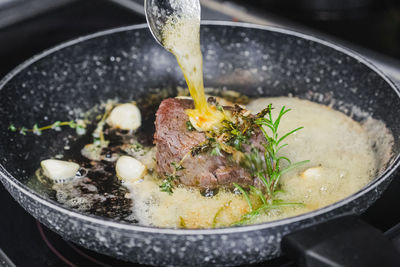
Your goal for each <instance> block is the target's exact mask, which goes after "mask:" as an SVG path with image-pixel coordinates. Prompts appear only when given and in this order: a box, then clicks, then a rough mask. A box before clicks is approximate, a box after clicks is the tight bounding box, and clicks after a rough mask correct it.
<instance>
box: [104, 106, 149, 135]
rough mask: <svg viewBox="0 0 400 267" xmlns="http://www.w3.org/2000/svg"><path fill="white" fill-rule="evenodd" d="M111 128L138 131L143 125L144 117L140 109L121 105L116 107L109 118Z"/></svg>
mask: <svg viewBox="0 0 400 267" xmlns="http://www.w3.org/2000/svg"><path fill="white" fill-rule="evenodd" d="M107 123H108V125H110V126H111V127H114V128H119V129H122V130H136V129H138V128H139V127H140V126H141V124H142V117H141V114H140V110H139V108H138V107H137V106H136V105H134V104H132V103H126V104H120V105H118V106H116V107H115V108H114V109H113V110H112V111H111V113H110V115H109V116H108V118H107Z"/></svg>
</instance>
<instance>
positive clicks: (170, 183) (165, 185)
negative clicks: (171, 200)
mask: <svg viewBox="0 0 400 267" xmlns="http://www.w3.org/2000/svg"><path fill="white" fill-rule="evenodd" d="M178 178H179V177H178V176H176V175H172V174H165V179H164V180H163V182H162V184H161V185H160V188H161V192H166V193H168V194H172V193H173V190H172V189H173V188H174V182H175V180H177V179H178Z"/></svg>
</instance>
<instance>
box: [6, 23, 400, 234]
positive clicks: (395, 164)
mask: <svg viewBox="0 0 400 267" xmlns="http://www.w3.org/2000/svg"><path fill="white" fill-rule="evenodd" d="M202 25H208V26H225V27H226V26H229V27H241V28H251V29H259V30H264V31H269V32H276V33H281V34H285V35H289V36H295V37H299V38H301V39H305V40H308V41H312V42H316V43H318V44H322V45H324V46H328V47H330V48H332V49H334V50H336V51H339V52H341V53H344V54H346V55H348V56H350V57H351V58H354V59H356V60H357V61H358V62H360V63H362V64H364V65H365V66H366V67H368V68H369V69H371V70H372V71H374V72H375V73H376V74H377V75H378V76H379V77H380V78H382V79H383V80H384V81H385V82H386V83H387V84H389V85H390V87H391V88H392V89H393V90H394V91H395V93H396V94H397V95H398V97H399V98H400V91H399V88H398V87H397V86H396V84H395V83H394V82H393V81H392V80H391V79H390V78H389V77H388V76H387V75H386V74H384V73H383V72H382V71H381V70H380V69H379V68H377V67H376V66H375V65H374V64H373V63H371V62H370V61H369V60H368V59H366V58H365V57H363V56H361V55H360V54H358V53H357V52H355V51H353V50H351V49H349V48H347V47H344V46H341V45H337V44H334V43H331V42H329V41H327V40H324V39H323V38H320V37H317V36H314V35H310V34H305V33H302V32H299V31H294V30H291V29H286V28H281V27H277V26H264V25H257V24H250V23H240V22H229V21H203V22H202ZM139 29H147V24H145V23H144V24H138V25H130V26H124V27H119V28H113V29H109V30H105V31H100V32H96V33H93V34H89V35H85V36H82V37H78V38H76V39H73V40H70V41H66V42H63V43H61V44H59V45H56V46H55V47H52V48H49V49H47V50H44V51H43V52H41V53H39V54H37V55H35V56H33V57H31V58H29V59H28V60H26V61H24V62H22V63H21V64H19V65H18V66H17V67H15V68H14V69H13V70H12V71H11V72H9V73H8V74H7V75H6V76H4V78H3V79H1V80H0V92H1V90H2V89H3V87H4V86H5V85H6V84H7V83H8V82H9V81H10V80H11V79H12V78H13V77H15V76H16V75H17V74H18V73H20V72H21V71H22V70H24V69H25V68H26V67H28V66H29V65H32V64H33V63H35V62H36V61H38V60H40V59H42V58H45V57H46V56H48V55H50V54H52V53H54V52H57V51H59V50H62V49H64V48H67V47H70V46H73V45H75V44H78V43H81V42H83V41H87V40H90V39H94V38H97V37H103V36H106V35H111V34H114V33H120V32H127V31H133V30H139ZM399 166H400V154H398V155H397V156H396V157H395V158H394V159H393V160H392V163H391V164H390V165H389V166H388V167H387V169H386V170H385V171H384V172H383V173H381V174H380V175H378V176H377V177H375V179H374V180H372V181H371V182H370V183H368V184H367V185H366V186H365V187H363V188H362V189H360V190H359V191H357V192H355V193H354V194H352V195H350V196H348V197H346V198H344V199H342V200H340V201H338V202H335V203H333V204H331V205H328V206H325V207H322V208H320V209H317V210H314V211H311V212H307V213H303V214H300V215H297V216H293V217H288V218H284V219H280V220H275V221H270V222H264V223H260V224H253V225H245V226H240V227H227V228H216V229H174V228H158V227H152V226H141V225H133V224H128V223H123V222H116V221H113V220H111V219H107V218H103V217H99V216H94V215H88V214H82V213H78V212H76V211H74V210H72V209H69V208H66V207H63V206H61V205H60V204H58V203H56V202H54V201H49V200H47V199H45V198H43V197H42V196H40V195H39V194H37V193H36V192H34V191H33V190H31V189H29V188H27V187H26V186H25V185H23V184H22V183H21V182H20V181H18V180H17V179H16V178H14V177H13V176H12V175H11V174H10V173H8V171H7V170H6V169H5V168H4V166H3V165H2V164H0V174H1V177H2V178H4V179H5V180H6V182H8V183H9V184H10V185H11V186H12V187H14V188H15V189H17V191H19V192H21V193H23V194H24V195H26V196H27V197H29V198H31V199H33V200H35V201H37V202H39V203H40V204H41V205H44V206H47V207H48V208H50V209H54V210H56V211H58V212H59V213H62V214H65V215H67V216H72V217H75V218H76V219H79V220H81V221H86V222H88V223H91V224H95V225H102V226H105V227H110V228H114V229H115V230H119V231H121V230H128V231H132V232H146V233H156V234H167V235H216V234H217V235H218V234H233V233H240V232H251V231H257V230H263V229H267V228H274V227H278V226H283V225H288V224H292V223H295V222H301V221H305V220H307V219H310V218H313V217H317V216H320V215H323V214H326V213H328V212H330V211H332V210H334V209H336V208H339V207H342V206H344V205H346V204H348V203H349V202H352V201H353V200H355V199H357V198H359V197H361V196H362V195H364V194H365V193H367V192H369V191H371V190H374V189H375V188H376V186H378V185H379V184H381V183H382V182H384V181H385V180H386V179H388V178H389V177H390V176H391V175H392V174H393V173H394V172H395V171H396V170H397V169H398V168H399ZM343 215H346V214H343Z"/></svg>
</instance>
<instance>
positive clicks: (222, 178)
mask: <svg viewBox="0 0 400 267" xmlns="http://www.w3.org/2000/svg"><path fill="white" fill-rule="evenodd" d="M193 108H194V105H193V101H192V100H189V99H177V98H169V99H166V100H164V101H162V102H161V104H160V107H159V108H158V111H157V113H156V121H155V126H156V133H155V135H154V143H155V144H156V147H157V153H156V160H157V171H158V173H159V174H160V175H165V174H172V173H173V171H174V167H173V166H172V165H171V163H172V162H175V163H179V162H180V161H181V160H182V158H183V157H185V160H184V161H183V163H182V167H184V169H183V170H180V171H178V172H177V173H176V174H177V175H178V176H179V180H180V182H181V183H182V184H185V185H188V186H197V187H200V188H216V187H218V186H228V185H231V184H232V183H238V184H242V185H246V184H253V179H252V177H251V175H250V174H249V173H248V172H247V171H246V170H245V169H243V168H242V167H240V166H239V165H237V164H235V163H233V162H231V161H229V160H228V159H227V157H226V154H225V153H223V154H224V155H223V156H213V155H211V154H210V153H200V154H198V155H195V156H193V155H191V153H190V152H191V150H192V148H193V147H195V146H197V145H199V144H200V143H202V142H203V141H205V140H206V136H205V134H204V133H202V132H198V131H189V130H188V129H187V125H186V122H187V121H188V120H189V117H188V116H187V115H186V113H185V110H186V109H193ZM252 139H254V140H253V141H254V143H256V146H257V147H261V145H260V142H261V131H259V130H258V131H257V132H256V134H255V135H254V137H252ZM246 150H247V149H246Z"/></svg>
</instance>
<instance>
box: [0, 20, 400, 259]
mask: <svg viewBox="0 0 400 267" xmlns="http://www.w3.org/2000/svg"><path fill="white" fill-rule="evenodd" d="M201 34H202V35H201V42H202V44H203V55H204V74H205V84H206V86H207V87H213V88H217V89H221V90H226V89H230V90H237V91H239V92H241V93H244V94H246V95H249V96H279V95H288V94H291V95H295V96H299V97H304V98H311V99H313V100H315V101H319V102H323V103H331V102H332V99H335V101H334V103H335V105H334V106H335V107H337V108H340V109H342V110H343V111H344V112H347V113H348V114H350V115H353V117H354V118H355V119H362V118H361V117H359V116H358V115H359V112H353V113H352V111H354V109H353V108H352V107H354V106H357V107H359V108H360V109H361V110H363V111H366V112H368V113H370V114H372V116H373V117H374V118H376V119H379V120H383V121H384V122H385V123H386V125H387V127H388V128H389V129H390V130H391V131H392V133H393V136H394V139H395V140H394V145H393V152H394V154H393V156H392V159H391V161H390V163H389V164H388V166H387V167H386V169H385V170H384V171H382V172H381V174H380V175H379V177H376V179H374V180H373V181H372V182H371V183H370V184H369V185H368V186H366V187H365V188H363V189H362V190H360V191H359V192H357V193H355V194H353V195H351V196H349V197H348V198H346V199H344V200H342V201H340V202H337V203H335V204H333V205H330V206H328V207H325V208H323V209H319V210H316V211H313V212H310V213H307V214H303V215H300V216H296V217H292V218H288V219H284V220H279V221H274V222H269V223H263V224H258V225H251V226H243V227H237V228H224V229H204V230H186V229H185V230H180V229H159V228H151V227H144V226H140V225H133V224H128V223H124V222H120V221H116V220H113V219H107V218H103V217H99V216H94V215H90V214H89V215H88V214H83V213H79V212H77V211H74V210H71V209H68V208H65V207H63V206H62V205H60V204H58V203H57V202H55V201H53V200H52V198H51V196H48V195H46V193H45V190H41V188H40V187H39V188H34V187H31V186H29V184H27V181H29V179H30V178H31V177H32V176H33V175H34V171H35V170H36V169H37V168H38V166H39V163H40V161H41V160H43V159H45V158H48V157H51V156H54V155H56V154H58V153H60V152H62V151H63V147H64V141H63V140H64V138H66V137H67V136H68V135H72V134H74V133H73V130H68V129H66V130H63V131H61V132H55V131H49V132H46V133H43V135H42V136H35V135H27V136H22V135H19V134H16V133H13V132H10V131H9V130H8V129H7V127H8V125H9V124H10V122H13V123H15V124H17V125H33V124H34V123H39V124H40V125H42V124H46V122H53V121H56V120H62V119H68V120H69V119H74V118H75V117H74V116H75V114H76V113H77V112H79V111H82V110H87V109H89V108H91V107H92V106H93V105H95V104H98V103H100V102H101V101H104V100H107V99H109V98H118V99H123V100H135V99H138V98H141V97H144V96H146V94H148V93H149V92H153V91H154V89H156V88H166V89H168V90H169V92H170V93H171V94H173V93H174V91H175V89H176V87H177V86H184V85H185V83H184V80H183V77H182V74H181V71H180V70H179V69H178V66H177V64H176V61H175V58H174V57H173V56H172V55H171V54H169V53H168V52H166V51H165V50H164V49H163V48H162V47H160V46H159V45H158V44H157V43H156V42H155V41H154V40H153V37H152V36H151V34H150V32H149V30H148V29H147V26H146V25H139V26H132V27H126V28H120V29H115V30H110V31H106V32H102V33H97V34H94V35H90V36H87V37H83V38H80V39H77V40H74V41H71V42H68V43H65V44H62V45H60V46H57V47H56V48H53V49H50V50H48V51H46V52H44V53H42V54H40V55H38V56H35V57H34V58H32V59H30V60H29V61H27V62H25V63H23V64H22V65H20V66H19V67H17V68H16V69H15V70H14V71H12V72H11V73H10V74H9V75H8V76H6V77H5V78H4V79H3V80H2V81H1V82H0V113H1V126H0V129H1V133H0V134H1V138H0V163H1V166H0V172H1V176H0V179H1V181H2V183H3V184H4V186H5V187H6V188H7V190H8V191H9V192H10V193H11V194H12V196H13V197H14V198H15V199H16V200H17V201H18V202H19V203H20V204H21V205H22V206H23V207H24V208H25V209H26V210H27V211H28V212H29V213H30V214H32V215H33V216H34V217H35V218H37V219H38V220H39V221H40V222H42V223H43V224H45V225H46V226H47V227H49V228H50V229H53V230H54V231H55V232H57V233H58V234H60V235H61V236H63V237H64V238H66V239H68V240H71V241H73V242H76V243H77V244H79V245H82V246H84V247H87V248H89V249H92V250H95V251H97V252H100V253H104V254H107V255H111V256H114V257H117V258H121V259H124V260H127V261H132V262H139V263H146V264H153V265H165V264H174V265H199V264H203V265H211V264H219V265H232V264H244V263H255V262H261V261H265V260H267V259H271V258H273V257H276V256H277V255H279V254H280V242H281V239H282V237H283V236H285V235H286V234H288V233H291V232H293V231H295V230H299V229H302V228H304V227H307V226H310V225H313V224H317V223H321V222H324V221H326V220H328V219H331V218H333V217H338V216H342V215H345V214H359V213H361V212H363V211H364V210H365V209H366V208H368V207H369V206H370V205H371V204H372V203H373V202H374V201H375V200H376V199H377V198H378V197H379V196H380V195H381V193H382V192H383V190H385V188H386V187H387V186H388V185H389V182H390V181H391V179H392V177H393V174H394V172H395V170H396V169H397V168H398V166H399V157H398V153H399V150H400V140H399V136H400V109H399V107H400V98H399V91H398V89H397V88H395V86H394V85H393V83H392V82H391V81H390V80H389V79H388V78H387V77H385V76H384V75H383V74H382V73H381V72H380V71H379V70H377V69H376V68H375V67H374V66H372V65H371V64H370V63H369V62H367V61H366V60H365V59H363V58H362V57H360V56H359V55H356V54H355V53H353V52H352V51H349V50H347V49H345V48H342V47H338V46H336V45H333V44H331V43H328V42H325V41H323V40H320V39H318V38H315V37H311V36H307V35H304V34H300V33H297V32H292V31H288V30H283V29H279V28H274V27H261V26H254V25H247V24H236V23H224V22H222V23H206V24H204V25H203V26H202V29H201ZM154 111H155V110H154ZM154 111H152V112H154ZM149 134H152V133H149ZM3 230H5V229H3Z"/></svg>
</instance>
